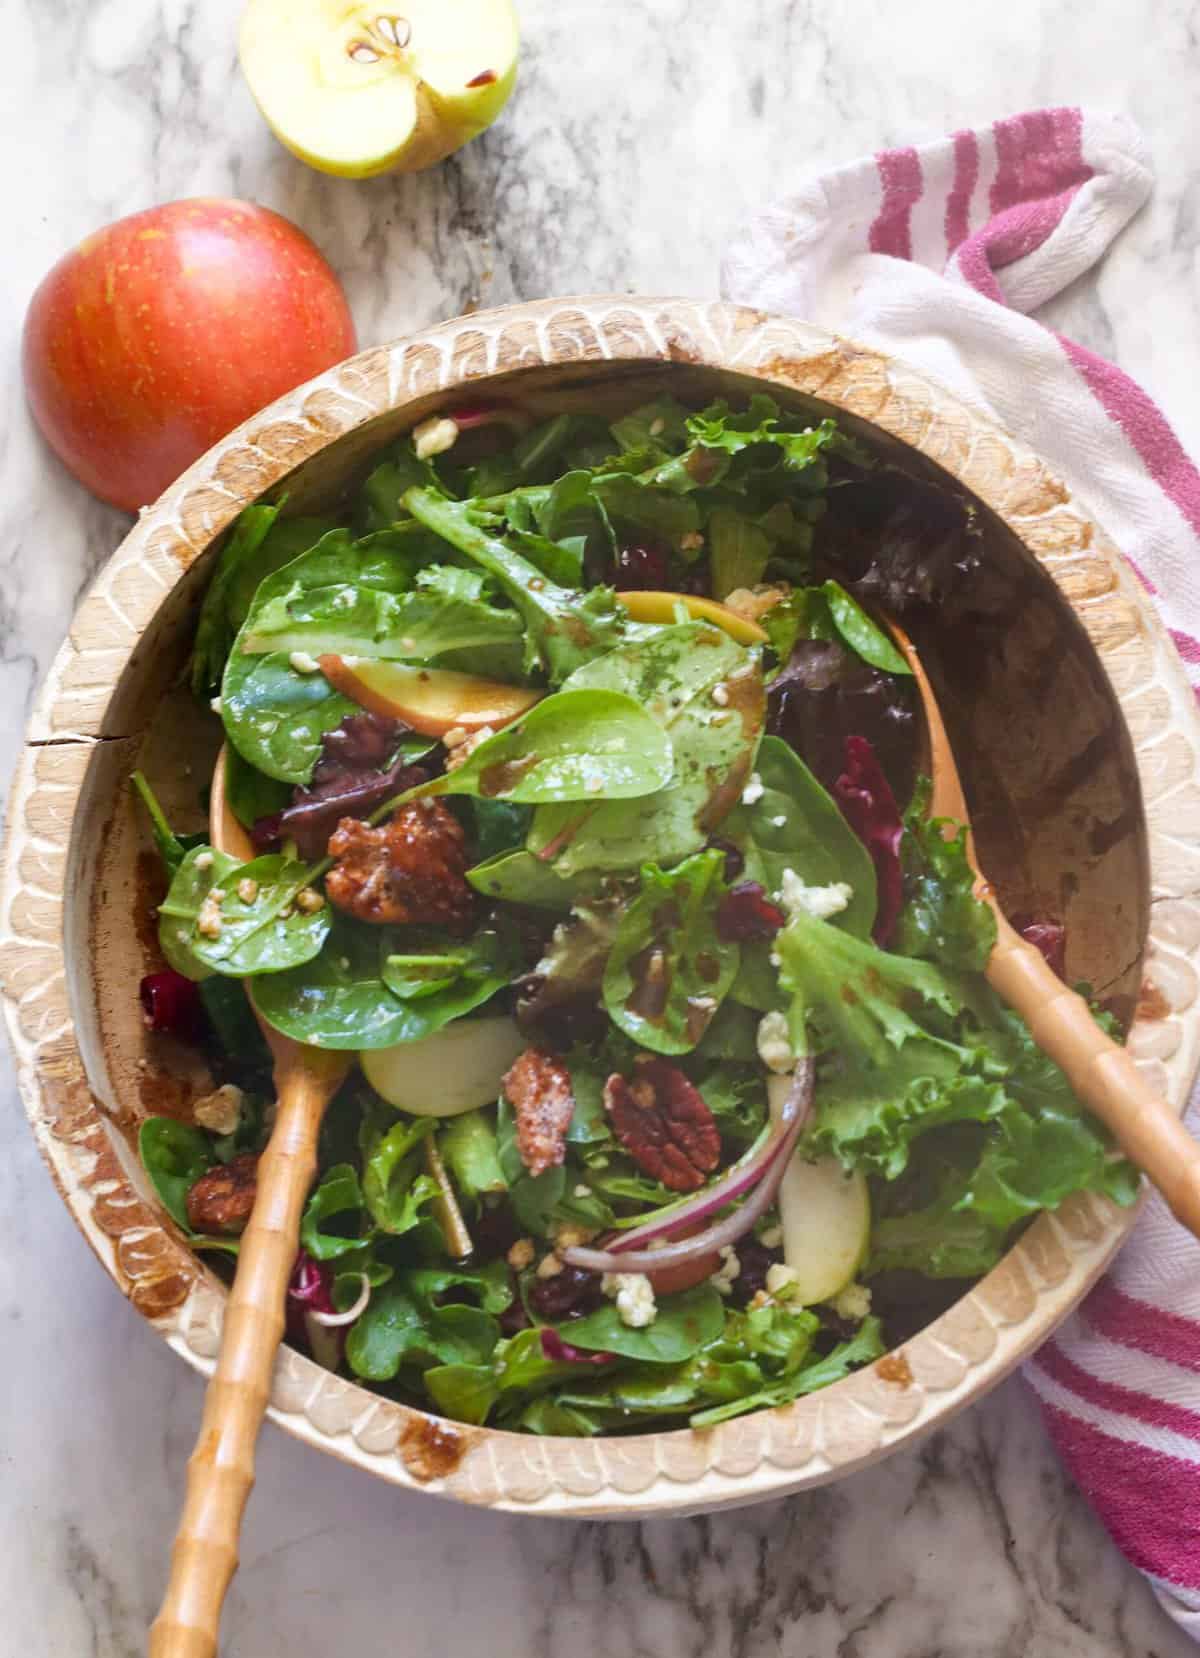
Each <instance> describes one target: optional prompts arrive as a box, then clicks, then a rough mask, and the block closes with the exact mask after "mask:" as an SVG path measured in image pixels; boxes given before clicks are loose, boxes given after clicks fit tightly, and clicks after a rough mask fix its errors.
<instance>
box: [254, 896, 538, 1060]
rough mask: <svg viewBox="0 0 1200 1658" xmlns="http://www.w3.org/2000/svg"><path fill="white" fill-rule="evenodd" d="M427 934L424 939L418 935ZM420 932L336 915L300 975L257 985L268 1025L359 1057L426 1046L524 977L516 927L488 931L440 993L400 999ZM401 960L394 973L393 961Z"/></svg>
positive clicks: (433, 991)
mask: <svg viewBox="0 0 1200 1658" xmlns="http://www.w3.org/2000/svg"><path fill="white" fill-rule="evenodd" d="M418 936H419V935H418ZM412 937H413V934H412V931H411V930H410V929H407V928H399V927H373V926H367V925H365V924H363V923H361V922H356V921H353V920H350V919H349V918H348V917H345V916H341V915H335V916H334V918H333V924H332V931H331V933H330V937H329V943H328V945H327V947H326V948H325V949H324V950H322V952H321V953H320V955H318V956H317V957H316V958H315V959H314V960H311V961H308V962H306V963H305V964H304V965H302V966H300V967H297V968H296V969H295V970H294V971H292V972H287V973H279V974H272V976H271V978H270V979H269V980H268V979H263V980H262V981H261V983H260V984H259V985H257V986H256V987H255V1005H256V1006H257V1008H258V1010H259V1012H260V1013H261V1014H262V1016H263V1018H264V1019H265V1020H266V1021H267V1023H268V1024H270V1025H272V1026H274V1028H275V1029H276V1030H279V1031H282V1032H283V1034H284V1035H285V1036H291V1037H293V1038H295V1040H296V1041H297V1042H310V1043H314V1044H316V1045H317V1046H319V1047H322V1048H331V1049H338V1050H347V1049H352V1050H355V1051H359V1050H362V1049H368V1048H390V1047H393V1046H394V1045H395V1044H396V1043H397V1042H419V1041H420V1040H421V1039H422V1038H423V1037H426V1036H431V1035H432V1034H433V1032H434V1031H438V1030H441V1028H442V1026H443V1025H447V1024H449V1023H450V1021H451V1020H452V1019H457V1018H459V1017H461V1015H463V1014H464V1013H470V1012H472V1011H473V1010H474V1009H475V1008H477V1007H481V1006H482V1005H483V1003H484V1002H486V1001H488V1000H489V999H490V998H491V997H492V996H494V995H495V994H496V992H497V991H498V990H500V989H502V988H503V986H504V985H506V984H507V983H508V982H509V980H510V979H511V978H512V976H513V974H514V972H515V971H516V968H517V965H518V960H517V953H516V937H515V933H514V931H513V929H512V927H511V925H504V926H489V927H484V928H481V929H480V931H479V932H478V933H477V934H476V935H475V937H474V938H473V939H471V940H470V942H469V955H468V956H467V958H466V960H465V961H464V962H463V963H462V964H461V966H460V968H459V970H458V971H457V972H456V973H455V975H454V976H453V977H452V978H450V979H449V981H448V982H447V983H445V984H443V985H441V986H440V987H437V988H432V987H430V986H429V985H428V984H426V985H425V987H424V988H425V990H426V992H427V993H426V994H423V995H417V996H413V995H398V994H396V992H395V991H394V990H393V989H391V988H389V986H390V985H391V984H392V983H393V982H394V983H395V984H396V985H403V984H405V983H406V982H408V983H411V980H409V981H406V980H405V979H404V978H403V977H402V975H403V973H404V972H405V971H407V969H405V968H404V967H403V966H402V965H400V963H402V961H403V958H404V954H405V945H406V944H407V943H409V942H411V941H412ZM393 957H395V958H396V963H397V965H395V966H394V967H391V968H389V966H388V963H389V960H390V959H391V958H393Z"/></svg>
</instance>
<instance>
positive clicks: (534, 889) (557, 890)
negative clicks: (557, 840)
mask: <svg viewBox="0 0 1200 1658" xmlns="http://www.w3.org/2000/svg"><path fill="white" fill-rule="evenodd" d="M467 880H468V881H469V882H470V884H471V885H472V886H473V887H474V888H475V890H476V892H481V893H482V894H483V895H484V897H485V898H497V899H501V900H502V901H504V902H505V903H509V904H523V905H525V906H527V907H528V908H530V909H535V910H567V909H570V907H571V905H572V904H573V903H575V901H576V899H577V898H579V897H580V896H582V895H583V894H584V893H586V892H589V891H591V890H592V889H593V888H594V887H595V885H596V884H597V881H598V877H597V876H594V875H583V876H577V877H576V878H575V879H574V880H567V879H565V878H564V877H563V876H562V875H559V874H558V873H557V872H556V871H555V869H554V867H553V865H552V864H548V863H544V862H543V861H542V859H540V858H537V857H535V856H534V855H533V853H532V852H526V851H525V850H524V849H523V848H522V849H521V850H519V851H515V852H497V853H496V854H495V855H494V856H493V857H491V858H486V859H485V860H484V861H483V863H480V864H476V865H475V867H474V868H473V869H468V870H467Z"/></svg>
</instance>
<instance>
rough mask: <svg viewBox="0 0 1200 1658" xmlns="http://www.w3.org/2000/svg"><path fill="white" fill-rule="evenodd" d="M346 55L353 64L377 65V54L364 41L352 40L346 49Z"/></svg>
mask: <svg viewBox="0 0 1200 1658" xmlns="http://www.w3.org/2000/svg"><path fill="white" fill-rule="evenodd" d="M346 53H347V55H348V56H349V57H351V58H353V59H354V61H355V63H378V62H379V53H378V52H377V51H376V50H375V48H374V47H373V46H370V45H368V44H367V42H366V41H365V40H352V41H351V42H350V44H349V46H347V48H346Z"/></svg>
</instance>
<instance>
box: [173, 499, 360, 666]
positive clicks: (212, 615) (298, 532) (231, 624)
mask: <svg viewBox="0 0 1200 1658" xmlns="http://www.w3.org/2000/svg"><path fill="white" fill-rule="evenodd" d="M332 528H333V525H332V524H331V523H330V522H329V521H328V520H327V519H324V518H280V517H279V507H278V506H270V505H260V506H253V507H246V508H245V509H244V511H243V512H241V513H240V514H239V516H238V518H237V520H236V522H235V523H234V525H233V527H232V528H231V530H230V532H229V535H228V537H227V539H226V542H225V545H224V547H223V548H222V549H221V555H220V558H219V559H218V561H217V568H216V572H215V574H214V575H213V578H212V580H211V581H210V582H209V584H208V591H207V592H206V593H205V595H204V603H203V605H202V606H201V608H200V619H199V621H198V622H197V624H196V639H195V643H194V644H193V646H192V658H191V662H190V664H189V669H188V672H189V677H190V679H191V684H192V690H193V691H194V692H195V694H196V695H197V696H198V697H207V696H211V695H212V693H213V692H214V691H215V690H216V688H217V686H218V685H219V684H220V683H221V674H222V672H223V670H224V667H225V662H226V659H227V657H228V656H229V652H230V649H231V647H232V645H233V641H234V638H235V636H236V634H237V631H238V629H239V628H240V627H241V625H242V623H243V622H244V621H245V619H246V614H247V612H248V611H249V609H250V605H251V602H252V601H253V598H254V590H255V588H256V587H257V586H258V584H259V582H260V581H262V579H263V578H264V577H265V576H269V575H270V574H271V572H272V571H273V570H277V569H278V568H279V567H280V565H281V564H289V563H290V562H291V561H292V559H294V558H296V557H297V556H298V555H299V554H300V553H302V552H304V551H305V550H306V549H307V548H309V547H311V546H313V545H314V544H315V543H316V542H318V541H319V540H320V539H321V537H322V536H323V535H326V534H327V533H328V532H329V530H331V529H332Z"/></svg>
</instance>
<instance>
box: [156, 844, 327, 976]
mask: <svg viewBox="0 0 1200 1658" xmlns="http://www.w3.org/2000/svg"><path fill="white" fill-rule="evenodd" d="M310 876H311V871H310V869H309V866H308V865H307V864H302V863H300V862H298V861H297V860H296V859H295V858H285V857H284V856H283V854H282V853H279V852H271V853H268V854H267V855H266V856H265V857H261V858H254V859H252V860H251V862H250V863H247V864H242V863H239V862H238V860H237V859H236V858H231V857H229V856H228V855H227V854H226V853H224V852H216V851H214V850H212V849H211V848H209V847H196V848H193V850H192V851H190V852H189V853H188V854H187V856H186V857H185V858H184V860H183V862H182V863H181V864H180V866H179V868H178V869H177V870H176V872H175V878H174V880H173V881H172V882H171V888H170V891H169V892H168V893H167V896H166V898H165V899H164V900H163V902H162V903H161V904H160V905H159V910H158V915H159V923H158V938H159V943H160V944H161V946H162V951H163V954H164V956H166V958H167V961H168V962H169V963H170V965H171V966H172V967H173V968H174V969H175V971H176V972H177V973H182V974H184V976H185V977H187V978H190V979H201V978H204V977H205V975H206V974H208V973H226V974H228V975H229V976H230V977H231V978H238V979H244V978H249V977H251V976H252V975H257V974H269V973H280V972H283V971H284V970H285V969H287V968H289V967H296V966H298V965H299V964H300V963H301V962H306V961H309V960H311V959H312V957H313V956H315V955H316V954H317V952H318V951H319V950H320V948H321V946H322V944H324V942H325V939H326V937H327V935H328V933H329V928H330V921H331V915H330V908H329V905H328V904H327V903H326V902H325V901H324V900H323V899H322V902H321V904H320V906H319V907H318V908H317V909H316V910H313V911H311V912H310V911H309V910H307V909H299V908H297V907H296V902H295V900H296V896H297V894H298V893H300V892H301V891H302V890H304V889H305V888H307V887H308V885H309V880H310ZM310 890H311V889H310ZM317 896H320V895H319V894H318V895H317ZM214 934H215V936H213V935H214Z"/></svg>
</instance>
